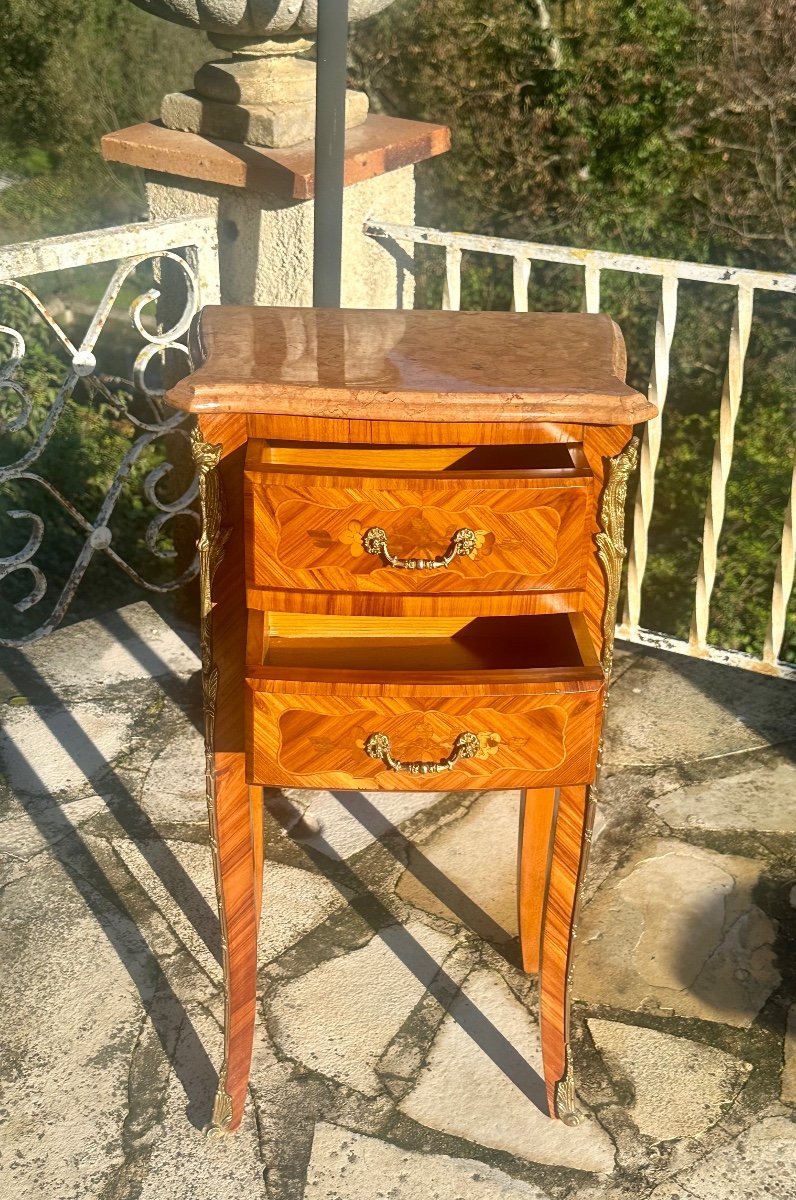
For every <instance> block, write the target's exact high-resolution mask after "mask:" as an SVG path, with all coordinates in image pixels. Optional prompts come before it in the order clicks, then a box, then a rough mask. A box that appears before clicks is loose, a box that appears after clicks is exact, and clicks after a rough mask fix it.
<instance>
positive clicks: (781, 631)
mask: <svg viewBox="0 0 796 1200" xmlns="http://www.w3.org/2000/svg"><path fill="white" fill-rule="evenodd" d="M794 526H796V466H795V467H794V468H793V475H792V476H791V483H790V501H789V502H788V506H787V508H786V509H785V523H784V525H783V527H782V542H781V543H780V550H779V562H778V563H777V573H776V575H775V577H774V591H773V593H772V595H771V619H770V620H769V622H768V629H767V630H766V637H765V643H764V645H763V662H764V663H768V665H769V666H771V667H776V664H777V659H778V658H779V652H780V650H781V648H782V639H783V638H784V636H785V618H786V616H787V612H788V600H789V599H790V594H791V591H792V590H793V569H794V564H796V546H794V542H793V530H794Z"/></svg>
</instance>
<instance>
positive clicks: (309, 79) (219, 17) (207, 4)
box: [132, 0, 392, 147]
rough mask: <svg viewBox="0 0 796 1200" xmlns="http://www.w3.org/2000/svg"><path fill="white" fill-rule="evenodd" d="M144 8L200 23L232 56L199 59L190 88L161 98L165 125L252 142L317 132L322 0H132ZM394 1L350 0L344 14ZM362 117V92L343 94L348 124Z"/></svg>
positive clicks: (368, 11)
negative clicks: (315, 56)
mask: <svg viewBox="0 0 796 1200" xmlns="http://www.w3.org/2000/svg"><path fill="white" fill-rule="evenodd" d="M132 2H133V4H136V5H137V6H138V7H139V8H142V9H144V11H145V12H149V13H153V14H154V15H155V16H158V17H163V18H164V19H165V20H167V21H173V22H175V23H176V24H178V25H188V26H191V27H193V28H195V29H203V30H205V32H206V33H207V34H208V36H209V38H210V41H211V42H212V44H213V45H214V46H216V47H218V48H219V49H221V50H224V51H226V52H227V53H228V54H229V55H230V57H229V58H224V59H221V60H220V61H213V62H209V63H205V65H204V66H203V67H200V68H199V70H198V71H197V72H196V75H195V76H194V90H193V91H191V92H171V93H169V95H167V96H164V98H163V102H162V104H161V109H160V115H161V119H162V120H163V123H164V125H167V126H168V127H169V128H170V129H182V130H184V131H186V132H188V133H202V134H205V135H206V136H208V137H217V138H223V139H225V140H227V141H233V142H246V143H249V144H251V145H255V146H273V147H277V146H294V145H296V144H297V143H298V142H303V141H307V140H308V139H310V138H311V137H312V136H313V134H314V131H315V63H314V62H311V61H310V60H309V59H307V58H304V57H302V56H303V55H305V54H307V53H308V52H309V51H310V50H311V49H312V47H313V45H314V40H315V39H314V34H315V31H316V28H317V21H318V4H319V3H320V0H271V2H270V3H269V4H265V5H264V4H262V3H261V2H260V0H132ZM391 3H392V0H349V20H350V21H359V20H362V18H363V17H370V16H373V15H374V14H375V13H378V12H381V10H382V9H384V8H387V6H388V5H389V4H391ZM367 115H368V98H367V96H366V95H365V93H364V92H356V91H351V90H349V91H348V92H347V93H346V126H347V127H348V128H350V127H351V126H353V125H359V124H361V123H362V122H363V121H364V120H365V118H366V117H367Z"/></svg>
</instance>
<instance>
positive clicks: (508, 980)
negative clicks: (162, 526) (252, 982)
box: [0, 604, 796, 1200]
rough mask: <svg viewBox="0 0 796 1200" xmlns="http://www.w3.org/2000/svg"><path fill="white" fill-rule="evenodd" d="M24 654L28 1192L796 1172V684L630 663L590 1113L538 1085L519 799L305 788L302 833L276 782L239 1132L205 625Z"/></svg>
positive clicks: (11, 763)
mask: <svg viewBox="0 0 796 1200" xmlns="http://www.w3.org/2000/svg"><path fill="white" fill-rule="evenodd" d="M0 665H2V667H3V672H4V673H3V674H0V712H2V717H3V727H4V732H3V735H2V736H3V747H2V752H3V756H4V760H5V776H6V777H5V781H4V782H3V783H2V785H0V787H2V793H1V796H0V855H1V863H0V872H1V873H0V885H1V886H2V899H1V900H0V904H1V905H2V925H1V928H2V934H1V935H0V936H1V937H2V944H1V945H0V961H2V964H3V970H2V1022H3V1039H2V1040H3V1045H2V1051H0V1055H1V1061H2V1075H3V1078H4V1093H3V1100H2V1108H0V1120H1V1121H2V1126H3V1127H2V1133H1V1134H0V1139H1V1145H2V1152H1V1153H2V1157H0V1195H2V1197H3V1200H5V1198H8V1200H12V1198H13V1200H27V1198H28V1197H30V1198H34V1197H35V1198H36V1200H41V1198H44V1197H46V1198H47V1200H67V1198H68V1200H73V1198H74V1200H77V1198H79V1200H93V1198H95V1197H96V1198H98V1200H99V1198H101V1200H138V1198H139V1197H140V1198H141V1200H164V1198H166V1200H181V1198H183V1197H184V1198H185V1200H205V1198H206V1200H224V1198H226V1197H229V1198H232V1197H234V1198H235V1200H248V1198H250V1197H251V1198H254V1197H269V1198H270V1200H300V1198H301V1197H304V1198H305V1200H379V1198H381V1197H384V1198H387V1197H389V1198H390V1200H414V1198H422V1200H497V1198H498V1197H501V1198H502V1197H506V1198H507V1200H513V1198H516V1200H544V1198H545V1197H550V1198H551V1200H552V1198H554V1200H563V1198H565V1197H566V1198H569V1197H572V1200H598V1198H599V1200H619V1198H623V1200H624V1198H625V1197H627V1198H628V1200H629V1198H630V1197H633V1198H634V1200H636V1198H646V1197H654V1200H695V1198H696V1200H731V1198H732V1200H735V1198H736V1197H742V1198H744V1200H758V1198H760V1200H763V1198H764V1197H765V1198H768V1197H769V1196H777V1197H793V1196H796V1125H794V1123H793V1115H794V1113H793V1105H794V1103H796V1052H794V1050H793V1037H791V1049H790V1051H789V1055H790V1056H789V1057H788V1054H786V1053H785V1049H784V1045H785V1034H786V1028H787V1024H788V997H789V996H792V995H793V988H792V984H793V962H792V959H791V960H790V966H789V959H788V955H787V952H786V935H787V930H788V925H789V921H790V920H791V919H792V918H793V916H794V911H793V907H792V906H793V904H794V903H796V888H794V881H795V880H796V870H795V869H794V858H793V847H794V838H793V834H794V829H796V803H795V801H796V764H795V763H794V755H795V754H796V722H795V721H794V717H796V687H794V686H793V684H790V683H785V682H783V681H780V680H776V679H770V678H765V677H760V676H755V675H752V674H749V673H745V672H740V671H735V670H731V669H729V668H725V667H718V666H713V665H711V664H707V663H700V662H695V661H691V660H688V659H682V658H678V657H675V656H672V655H665V654H661V653H656V652H635V651H634V652H633V653H628V652H624V651H622V652H620V654H619V656H618V668H617V674H616V683H615V687H614V691H613V696H612V703H611V716H610V728H609V733H608V738H607V753H606V763H607V768H606V770H605V773H604V780H603V785H602V795H601V813H600V824H599V836H598V837H597V838H596V840H595V844H594V851H593V854H592V860H591V867H590V873H589V878H588V885H587V892H586V903H585V907H584V910H583V913H582V917H581V922H580V928H579V931H578V940H577V958H576V965H575V979H574V992H575V998H576V1003H575V1005H574V1019H573V1025H574V1043H575V1063H576V1071H577V1074H576V1079H577V1090H578V1096H579V1103H580V1107H581V1109H582V1111H583V1113H584V1116H585V1120H584V1123H583V1124H582V1125H581V1126H580V1127H579V1128H577V1129H568V1128H566V1127H565V1126H564V1125H562V1124H560V1123H552V1122H549V1121H548V1120H547V1119H546V1118H545V1117H544V1116H543V1115H541V1113H540V1112H539V1110H538V1109H537V1107H536V1104H535V1099H536V1098H537V1097H538V1083H537V1081H536V1077H535V1074H534V1071H535V1069H537V1068H538V1066H539V1040H538V1025H537V1001H536V991H535V980H534V979H533V978H530V979H529V978H527V977H525V976H523V975H522V974H521V973H520V971H519V970H518V969H517V966H516V963H517V944H516V936H515V935H516V929H517V926H516V915H515V870H516V866H515V848H516V831H517V820H518V804H519V797H518V795H517V794H514V793H509V792H501V793H488V794H481V795H478V794H469V795H468V794H455V795H447V796H446V795H432V796H429V795H426V796H416V795H403V796H401V795H399V796H393V797H372V796H371V797H365V798H360V797H356V796H346V795H344V794H340V795H338V796H332V795H330V794H327V793H302V794H300V796H303V799H301V803H302V805H305V804H309V807H310V809H311V810H312V813H313V814H314V817H315V818H316V819H317V820H318V821H319V822H320V833H319V834H316V835H315V836H314V837H313V838H312V840H309V841H307V840H304V841H301V840H297V839H296V838H291V837H290V836H288V834H287V833H286V832H285V830H284V828H283V827H282V826H283V825H285V824H287V823H289V822H288V821H287V812H288V810H286V808H285V805H284V802H283V801H282V803H281V804H280V797H279V796H278V795H276V794H275V795H274V796H273V797H272V799H271V805H270V807H271V812H270V813H269V816H268V829H267V845H268V865H267V868H266V874H265V909H264V934H263V938H262V948H261V968H260V989H261V994H262V1002H261V1004H260V1008H259V1021H258V1030H257V1039H256V1048H255V1061H254V1068H253V1073H252V1085H251V1099H250V1103H249V1106H248V1110H247V1114H246V1117H245V1120H244V1123H243V1125H242V1127H241V1129H240V1132H239V1133H238V1134H237V1135H236V1136H235V1137H233V1138H226V1139H222V1140H221V1141H209V1140H207V1139H205V1138H204V1137H203V1136H202V1134H201V1132H200V1130H201V1127H202V1125H203V1124H204V1123H205V1122H206V1120H207V1119H208V1115H209V1110H210V1104H211V1099H212V1094H213V1092H214V1088H215V1067H216V1066H217V1065H218V1062H219V1058H220V1045H221V1038H220V1026H219V1020H220V1017H221V1013H222V997H221V990H220V969H219V966H218V954H219V947H218V926H217V920H216V916H215V911H214V888H213V882H212V872H211V862H210V853H209V850H208V846H207V836H206V821H205V805H204V797H203V779H202V746H201V739H200V734H199V732H198V726H199V721H200V687H199V679H198V675H197V667H198V663H197V659H196V655H195V650H194V648H193V635H192V634H191V632H190V631H184V630H183V631H175V630H173V629H171V628H169V627H168V626H167V625H166V624H164V622H163V621H162V620H161V619H160V618H159V617H158V616H157V615H156V614H155V613H154V612H153V610H152V609H151V608H149V606H148V605H146V604H136V605H133V606H131V607H129V608H126V609H124V610H122V611H120V612H117V613H115V614H113V615H111V616H109V617H108V618H107V619H104V620H99V621H97V622H86V623H82V624H76V625H74V626H71V627H70V628H66V629H63V630H61V631H59V632H57V633H55V634H54V635H52V636H51V637H50V638H49V639H47V640H45V641H42V642H39V643H38V644H36V645H34V646H32V647H31V648H30V649H29V650H28V651H27V652H26V653H24V654H23V653H16V652H13V653H10V652H5V654H4V656H3V659H2V663H1V664H0ZM297 798H298V797H297ZM280 813H281V825H280V823H279V820H278V817H279V815H280ZM352 900H353V901H354V902H355V903H354V904H353V905H352V904H351V903H350V902H351V901H352ZM789 971H790V977H788V972H789ZM795 1013H796V1009H791V1010H790V1027H791V1033H792V1035H793V1032H794V1014H795ZM783 1059H784V1067H783Z"/></svg>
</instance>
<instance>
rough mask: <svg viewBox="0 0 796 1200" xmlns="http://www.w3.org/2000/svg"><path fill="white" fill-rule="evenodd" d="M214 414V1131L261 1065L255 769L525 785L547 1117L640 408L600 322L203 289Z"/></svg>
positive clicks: (281, 776)
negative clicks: (245, 297) (255, 1061)
mask: <svg viewBox="0 0 796 1200" xmlns="http://www.w3.org/2000/svg"><path fill="white" fill-rule="evenodd" d="M198 339H199V343H200V355H201V357H202V358H203V360H204V362H203V365H202V366H201V367H200V369H199V370H197V371H196V373H195V374H194V375H192V376H190V377H189V378H188V379H185V380H184V381H183V382H182V383H180V384H179V385H178V387H177V388H176V389H175V390H174V391H173V392H172V393H171V395H170V397H169V398H170V400H171V402H172V403H174V404H176V405H177V406H179V407H181V408H185V409H187V410H189V411H191V412H194V413H196V414H197V415H198V418H199V419H198V430H197V431H196V433H195V435H194V443H193V446H194V456H195V459H196V462H197V464H198V468H199V487H200V499H201V506H202V514H203V529H202V534H201V538H200V541H199V551H200V562H201V597H202V600H201V603H202V613H201V617H202V627H201V640H202V670H203V679H204V693H205V713H206V716H205V722H206V758H207V799H208V808H209V816H210V830H211V843H212V847H213V854H214V862H215V869H216V882H217V891H218V906H219V915H220V921H221V935H222V948H223V958H224V978H225V988H226V1012H225V1029H224V1037H225V1051H224V1063H223V1066H222V1068H221V1071H220V1074H219V1088H218V1095H217V1098H216V1103H215V1107H214V1112H213V1128H214V1129H215V1130H217V1131H231V1130H234V1129H235V1128H236V1127H237V1126H238V1124H239V1123H240V1120H241V1116H242V1112H243V1106H244V1102H245V1097H246V1089H247V1084H248V1079H249V1070H250V1062H251V1051H252V1040H253V1029H254V1017H255V979H256V962H257V932H258V924H259V916H260V906H261V892H262V868H263V832H262V829H263V827H262V788H263V787H264V786H275V787H290V788H330V789H352V790H357V791H379V790H382V791H406V790H411V791H417V790H428V791H438V790H440V788H441V787H444V788H445V789H450V790H466V789H490V790H494V789H498V788H520V789H523V790H524V804H523V816H522V821H521V829H520V838H519V866H520V869H519V889H518V891H519V897H518V901H519V924H520V942H521V948H522V958H523V965H524V967H525V969H526V970H527V971H537V970H538V971H539V975H540V993H541V999H540V1013H541V1027H542V1051H543V1059H544V1075H545V1081H546V1087H547V1095H548V1104H549V1111H550V1115H551V1116H552V1117H559V1118H561V1119H562V1120H564V1121H568V1122H570V1123H574V1122H575V1121H576V1120H577V1116H576V1114H575V1108H574V1088H573V1077H572V1063H571V1055H570V1050H569V1031H568V1025H569V1012H568V990H569V985H570V976H571V954H572V938H573V933H574V925H575V915H576V905H577V896H578V891H579V887H580V883H581V880H582V878H583V872H584V869H585V865H586V858H587V854H588V849H589V842H590V838H591V827H592V820H593V814H594V797H593V795H591V796H590V785H591V784H593V782H594V779H595V775H596V770H597V760H598V747H599V743H600V734H601V726H602V716H603V708H604V703H605V692H606V680H607V678H608V676H609V674H610V670H611V659H612V645H613V630H614V623H615V615H616V603H617V593H618V589H619V577H620V571H621V563H622V557H623V554H624V548H623V525H624V501H625V495H626V489H627V479H628V474H629V472H630V471H631V470H632V468H633V466H634V464H635V458H636V449H635V442H634V441H631V434H632V425H633V424H634V423H636V422H639V421H645V420H648V419H649V418H650V417H651V416H653V415H654V414H655V409H654V407H653V406H652V405H651V404H649V403H648V402H647V400H646V399H645V398H644V397H642V396H641V395H639V394H638V393H637V392H634V391H633V390H632V389H631V388H629V387H628V386H627V385H626V384H625V383H624V372H625V358H624V347H623V342H622V338H621V335H620V333H619V331H618V329H617V327H616V326H615V325H614V324H613V322H612V321H611V320H610V318H608V317H607V316H591V315H585V314H564V313H557V314H545V313H533V314H513V313H440V312H374V311H354V310H343V311H339V310H313V309H266V308H238V309H236V308H224V309H222V308H208V309H205V310H204V312H203V314H202V318H201V322H200V326H199V329H198Z"/></svg>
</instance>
